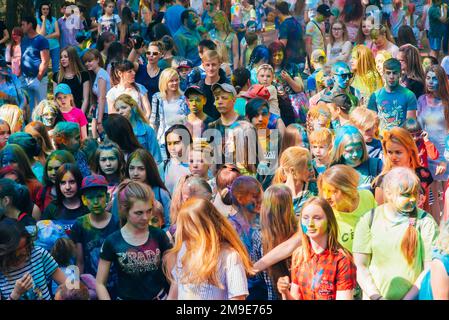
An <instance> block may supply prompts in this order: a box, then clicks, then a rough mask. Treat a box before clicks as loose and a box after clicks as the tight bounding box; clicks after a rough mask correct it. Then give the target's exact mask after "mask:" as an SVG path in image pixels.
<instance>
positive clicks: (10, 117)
mask: <svg viewBox="0 0 449 320" xmlns="http://www.w3.org/2000/svg"><path fill="white" fill-rule="evenodd" d="M0 119H3V120H5V121H6V122H8V124H9V128H10V129H11V134H12V133H14V132H18V131H20V130H21V129H22V126H23V112H22V110H21V109H20V108H19V107H18V106H16V105H14V104H4V105H3V106H1V107H0ZM16 127H19V130H16Z"/></svg>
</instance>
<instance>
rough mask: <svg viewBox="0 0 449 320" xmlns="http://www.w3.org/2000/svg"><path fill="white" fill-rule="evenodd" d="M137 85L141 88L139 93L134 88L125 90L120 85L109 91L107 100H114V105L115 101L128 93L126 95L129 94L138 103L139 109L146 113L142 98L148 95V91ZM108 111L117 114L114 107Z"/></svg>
mask: <svg viewBox="0 0 449 320" xmlns="http://www.w3.org/2000/svg"><path fill="white" fill-rule="evenodd" d="M136 85H137V87H138V88H139V91H137V90H136V89H134V88H125V87H123V86H121V85H119V84H118V85H116V86H114V87H112V88H111V89H110V90H109V91H108V93H107V94H106V99H110V100H112V103H114V102H115V100H116V99H117V98H118V97H119V96H120V95H122V94H124V93H126V94H129V95H130V96H131V97H132V98H133V99H134V100H135V101H136V102H137V105H138V106H139V108H140V109H141V110H143V111H144V109H143V105H142V96H143V95H145V94H147V92H148V91H147V89H145V87H144V86H142V85H141V84H138V83H136ZM108 111H109V113H115V109H114V108H113V106H111V108H110V109H108Z"/></svg>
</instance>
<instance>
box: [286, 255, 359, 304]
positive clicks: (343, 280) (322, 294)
mask: <svg viewBox="0 0 449 320" xmlns="http://www.w3.org/2000/svg"><path fill="white" fill-rule="evenodd" d="M300 250H302V248H301V249H300ZM291 278H292V283H294V284H295V285H297V286H298V291H299V292H298V293H299V297H300V299H301V300H335V299H336V296H337V291H345V290H354V289H355V287H356V267H355V265H354V263H353V262H352V261H351V259H350V258H349V257H347V256H345V255H344V254H343V252H342V251H338V252H331V251H330V250H329V249H326V250H324V251H323V252H321V253H319V254H316V253H315V252H313V250H312V253H311V256H310V261H303V262H301V263H300V264H299V265H298V266H295V267H293V268H292V277H291Z"/></svg>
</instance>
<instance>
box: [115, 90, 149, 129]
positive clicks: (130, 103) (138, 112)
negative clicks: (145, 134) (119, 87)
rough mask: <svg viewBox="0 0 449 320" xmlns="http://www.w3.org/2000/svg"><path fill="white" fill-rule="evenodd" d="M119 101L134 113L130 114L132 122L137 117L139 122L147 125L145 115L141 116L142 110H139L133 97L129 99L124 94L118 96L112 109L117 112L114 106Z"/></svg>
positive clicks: (128, 96) (127, 95)
mask: <svg viewBox="0 0 449 320" xmlns="http://www.w3.org/2000/svg"><path fill="white" fill-rule="evenodd" d="M119 101H121V102H123V103H125V104H127V105H128V106H130V107H131V109H132V110H133V111H134V112H131V119H130V120H132V118H133V117H135V116H137V117H139V118H140V120H141V121H142V122H144V123H148V120H147V119H146V117H145V115H144V114H143V111H142V109H141V108H139V105H138V104H137V102H136V100H134V99H133V97H131V96H130V95H129V94H126V93H123V94H121V95H119V96H118V98H117V99H116V100H115V102H114V109H115V110H116V111H117V108H116V105H117V102H119Z"/></svg>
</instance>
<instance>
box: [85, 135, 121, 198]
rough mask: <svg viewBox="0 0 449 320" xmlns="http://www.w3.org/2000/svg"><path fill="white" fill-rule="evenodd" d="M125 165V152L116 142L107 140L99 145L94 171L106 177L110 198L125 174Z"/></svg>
mask: <svg viewBox="0 0 449 320" xmlns="http://www.w3.org/2000/svg"><path fill="white" fill-rule="evenodd" d="M125 166H126V163H125V157H124V155H123V152H122V151H121V150H120V148H119V146H118V145H116V144H115V143H114V142H112V141H109V140H105V141H104V142H102V143H101V144H100V145H99V146H98V148H97V151H96V152H95V156H94V166H93V168H92V171H93V172H95V173H96V174H98V175H102V176H104V177H105V178H106V181H107V182H108V195H109V198H110V199H112V195H113V194H114V193H115V191H116V190H117V187H118V185H119V183H120V182H121V181H122V180H123V178H124V176H125Z"/></svg>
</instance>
